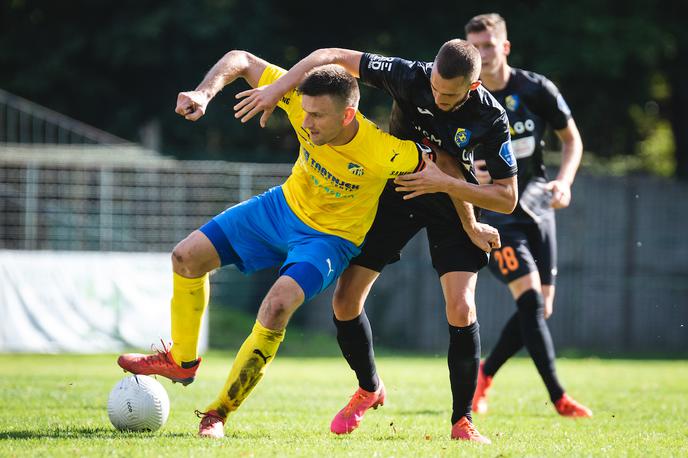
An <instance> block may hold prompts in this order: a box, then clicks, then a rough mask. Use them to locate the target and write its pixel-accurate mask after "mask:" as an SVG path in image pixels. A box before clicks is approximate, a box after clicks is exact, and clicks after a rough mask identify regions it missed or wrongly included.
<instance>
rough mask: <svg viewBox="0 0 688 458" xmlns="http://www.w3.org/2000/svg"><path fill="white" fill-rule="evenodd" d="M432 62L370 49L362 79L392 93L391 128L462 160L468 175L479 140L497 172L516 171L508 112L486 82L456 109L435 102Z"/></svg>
mask: <svg viewBox="0 0 688 458" xmlns="http://www.w3.org/2000/svg"><path fill="white" fill-rule="evenodd" d="M431 72H432V62H419V61H409V60H404V59H400V58H398V57H384V56H380V55H377V54H369V53H366V54H364V55H363V57H362V58H361V65H360V69H359V74H360V79H361V81H362V82H363V83H365V84H368V85H371V86H374V87H377V88H380V89H384V90H386V91H387V92H388V93H389V94H390V95H391V96H392V98H393V99H394V105H393V107H392V114H391V117H390V133H391V134H393V135H395V136H397V137H399V138H403V139H408V140H414V141H416V142H422V141H423V140H424V139H426V140H429V141H431V142H432V143H434V144H436V145H437V146H439V147H441V148H442V149H443V150H445V151H447V152H448V153H449V154H451V155H452V156H454V157H456V158H457V159H458V160H459V161H460V162H461V164H463V168H462V169H463V172H464V176H465V177H466V180H467V181H469V182H471V183H477V180H476V178H475V175H474V174H473V152H474V150H475V149H476V147H478V146H480V147H481V149H482V152H483V158H484V159H485V160H486V162H487V167H488V170H489V172H490V175H491V176H492V177H493V178H496V179H500V178H509V177H512V176H514V175H516V173H517V170H516V159H515V156H514V154H513V150H512V147H511V141H510V136H509V123H508V118H507V115H506V113H505V111H504V109H503V108H502V106H501V105H499V103H498V102H497V101H496V100H495V98H494V97H493V96H492V95H491V94H490V93H489V92H488V91H487V90H485V89H483V88H482V87H478V89H476V90H474V91H471V92H470V95H469V98H468V100H467V101H466V102H465V103H464V104H463V105H461V106H460V107H459V108H458V109H456V110H455V111H452V112H444V111H442V110H440V109H438V108H437V107H436V106H435V100H434V98H433V96H432V89H431V85H430V74H431Z"/></svg>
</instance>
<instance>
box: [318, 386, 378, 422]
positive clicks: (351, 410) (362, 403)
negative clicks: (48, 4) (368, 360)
mask: <svg viewBox="0 0 688 458" xmlns="http://www.w3.org/2000/svg"><path fill="white" fill-rule="evenodd" d="M384 404H385V385H384V384H383V383H382V380H380V387H379V388H378V389H377V391H374V392H370V391H366V390H364V389H363V388H359V389H358V390H356V392H355V393H354V395H353V396H351V400H350V401H349V403H348V404H347V405H346V407H344V408H343V409H342V410H340V411H339V412H338V413H337V415H335V416H334V418H333V419H332V423H331V424H330V431H332V432H333V433H335V434H349V433H350V432H352V431H353V430H354V429H356V428H358V425H360V424H361V420H362V419H363V415H365V413H366V410H368V409H370V408H373V409H377V408H378V407H379V406H381V405H384Z"/></svg>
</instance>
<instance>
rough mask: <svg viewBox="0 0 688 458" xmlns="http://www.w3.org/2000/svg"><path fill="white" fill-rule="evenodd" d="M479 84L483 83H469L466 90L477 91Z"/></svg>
mask: <svg viewBox="0 0 688 458" xmlns="http://www.w3.org/2000/svg"><path fill="white" fill-rule="evenodd" d="M481 84H483V82H482V81H480V80H478V81H474V82H472V83H471V85H470V86H468V89H469V90H471V91H475V90H476V89H478V86H480V85H481Z"/></svg>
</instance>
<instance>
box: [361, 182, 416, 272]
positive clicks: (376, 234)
mask: <svg viewBox="0 0 688 458" xmlns="http://www.w3.org/2000/svg"><path fill="white" fill-rule="evenodd" d="M414 204H415V203H414V202H412V201H406V200H403V198H402V195H401V193H398V192H396V191H394V189H393V188H391V187H390V186H386V187H385V190H384V191H383V192H382V195H381V196H380V203H379V205H378V209H377V214H376V215H375V220H374V221H373V225H372V226H371V228H370V230H368V233H367V234H366V238H365V241H364V242H363V247H362V248H361V253H360V254H359V255H358V256H356V257H355V258H353V259H352V260H351V264H355V265H358V266H362V267H365V268H367V269H370V270H374V271H376V272H382V269H384V268H385V266H386V265H387V264H391V263H393V262H396V261H398V260H399V259H401V250H402V249H403V248H404V246H406V244H407V243H408V241H409V240H411V239H412V238H413V236H414V235H416V233H418V231H420V229H421V228H422V227H423V226H424V225H425V223H424V222H423V221H422V219H421V215H420V214H419V212H418V211H417V209H416V206H415V205H414Z"/></svg>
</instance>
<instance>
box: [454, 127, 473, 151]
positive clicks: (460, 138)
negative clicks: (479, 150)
mask: <svg viewBox="0 0 688 458" xmlns="http://www.w3.org/2000/svg"><path fill="white" fill-rule="evenodd" d="M470 140H471V131H470V130H468V129H464V128H463V127H459V128H458V129H456V134H454V142H455V143H456V144H457V145H459V148H463V147H464V146H466V145H468V142H469V141H470Z"/></svg>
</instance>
